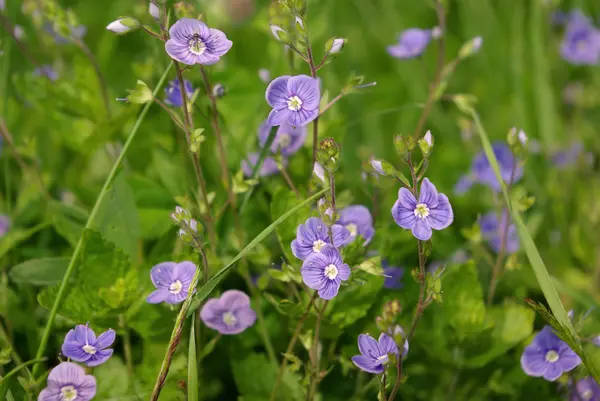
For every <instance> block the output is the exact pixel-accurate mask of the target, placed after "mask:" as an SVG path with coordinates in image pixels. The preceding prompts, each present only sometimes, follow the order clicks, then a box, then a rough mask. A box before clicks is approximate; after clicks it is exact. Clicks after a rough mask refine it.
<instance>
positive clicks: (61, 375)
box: [38, 362, 96, 401]
mask: <svg viewBox="0 0 600 401" xmlns="http://www.w3.org/2000/svg"><path fill="white" fill-rule="evenodd" d="M95 396H96V378H95V377H94V376H92V375H86V374H85V370H84V369H83V368H82V367H81V366H79V365H77V364H75V363H71V362H62V363H61V364H60V365H58V366H57V367H55V368H54V369H52V371H51V372H50V374H49V375H48V386H47V387H46V388H45V389H43V390H42V392H41V393H40V395H39V397H38V401H75V400H76V401H89V400H91V399H92V398H94V397H95Z"/></svg>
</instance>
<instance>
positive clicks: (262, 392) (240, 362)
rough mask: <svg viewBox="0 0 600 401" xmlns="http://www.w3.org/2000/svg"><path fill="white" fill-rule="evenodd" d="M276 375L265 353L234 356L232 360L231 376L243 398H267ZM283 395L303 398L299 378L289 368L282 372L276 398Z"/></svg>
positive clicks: (297, 398) (289, 397) (291, 397)
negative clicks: (240, 357) (238, 357)
mask: <svg viewBox="0 0 600 401" xmlns="http://www.w3.org/2000/svg"><path fill="white" fill-rule="evenodd" d="M257 372H260V374H257ZM276 376H277V370H276V368H275V367H274V366H273V364H271V363H270V362H269V360H268V359H267V357H266V355H265V354H257V353H252V354H250V355H248V356H247V357H246V358H244V359H237V358H236V359H235V361H233V378H234V380H235V384H236V386H237V389H238V391H239V392H240V393H241V394H242V395H243V396H244V399H257V400H259V399H260V400H268V399H269V398H270V395H271V391H272V390H273V383H275V378H276ZM284 395H286V396H287V399H292V400H294V401H296V400H298V401H300V400H303V399H304V394H303V390H302V387H301V385H300V378H299V377H297V376H296V375H295V374H293V373H292V372H291V371H289V370H286V371H285V372H284V375H283V380H282V382H281V385H280V387H279V391H278V397H277V399H278V400H280V399H283V398H284Z"/></svg>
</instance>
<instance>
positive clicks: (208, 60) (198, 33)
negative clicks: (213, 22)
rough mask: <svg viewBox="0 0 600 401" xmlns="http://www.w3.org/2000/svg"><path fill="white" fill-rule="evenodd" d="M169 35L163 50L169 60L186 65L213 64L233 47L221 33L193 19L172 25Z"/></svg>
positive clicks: (184, 19) (185, 19)
mask: <svg viewBox="0 0 600 401" xmlns="http://www.w3.org/2000/svg"><path fill="white" fill-rule="evenodd" d="M169 35H170V39H169V40H167V43H165V50H166V51H167V53H168V54H169V56H171V58H173V59H175V60H177V61H179V62H181V63H183V64H187V65H194V64H202V65H211V64H215V63H217V62H218V61H219V59H220V58H221V56H223V55H224V54H225V53H227V52H228V51H229V49H231V46H232V45H233V43H232V42H231V41H230V40H229V39H227V37H226V36H225V34H224V33H223V32H221V31H219V30H218V29H213V28H209V27H208V26H206V24H205V23H204V22H201V21H198V20H197V19H193V18H182V19H180V20H179V21H177V22H176V23H174V24H173V25H172V26H171V28H170V29H169Z"/></svg>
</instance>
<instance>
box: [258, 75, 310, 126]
mask: <svg viewBox="0 0 600 401" xmlns="http://www.w3.org/2000/svg"><path fill="white" fill-rule="evenodd" d="M265 98H266V99H267V103H269V106H271V107H273V110H271V113H269V118H268V119H267V123H268V124H269V125H272V126H276V125H282V124H283V123H288V124H290V125H293V126H295V127H302V126H304V125H306V124H308V123H309V122H311V121H312V120H314V119H315V118H317V116H318V115H319V102H320V101H321V89H320V87H319V81H317V80H316V79H314V78H311V77H309V76H307V75H297V76H294V77H292V76H290V75H284V76H281V77H279V78H275V79H274V80H273V81H271V83H270V84H269V86H267V91H266V93H265Z"/></svg>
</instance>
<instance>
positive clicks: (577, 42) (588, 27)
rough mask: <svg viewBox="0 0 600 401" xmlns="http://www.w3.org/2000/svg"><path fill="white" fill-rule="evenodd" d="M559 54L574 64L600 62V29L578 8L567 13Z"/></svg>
mask: <svg viewBox="0 0 600 401" xmlns="http://www.w3.org/2000/svg"><path fill="white" fill-rule="evenodd" d="M560 54H561V56H562V57H563V58H564V59H565V60H566V61H568V62H570V63H571V64H575V65H595V64H598V63H600V30H598V29H597V28H596V27H595V26H594V25H593V24H592V22H591V21H590V19H589V18H588V17H587V16H585V15H584V14H583V13H582V12H581V11H580V10H575V11H573V12H572V13H571V14H570V15H569V19H568V22H567V27H566V28H565V36H564V38H563V41H562V43H561V46H560Z"/></svg>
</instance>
